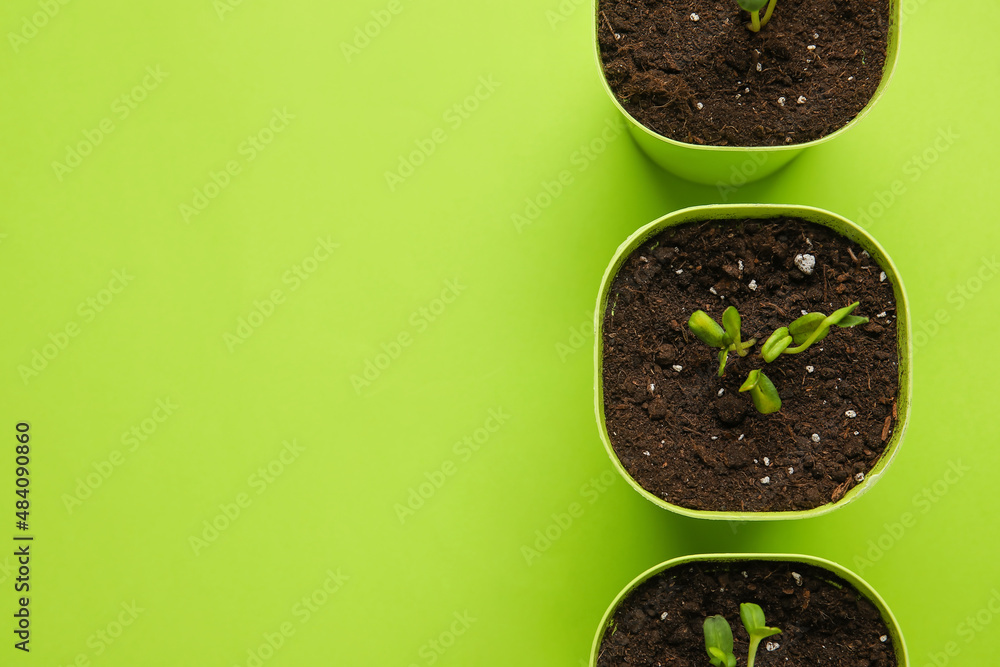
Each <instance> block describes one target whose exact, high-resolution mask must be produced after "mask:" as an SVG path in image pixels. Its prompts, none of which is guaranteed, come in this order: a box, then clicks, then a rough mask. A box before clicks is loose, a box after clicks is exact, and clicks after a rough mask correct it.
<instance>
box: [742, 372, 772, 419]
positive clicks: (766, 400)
mask: <svg viewBox="0 0 1000 667" xmlns="http://www.w3.org/2000/svg"><path fill="white" fill-rule="evenodd" d="M740 391H741V392H744V391H749V392H750V398H751V400H753V406H754V407H755V408H757V412H759V413H761V414H762V415H769V414H771V413H772V412H777V411H778V410H780V409H781V397H780V396H778V390H777V389H775V388H774V383H773V382H771V380H769V379H768V377H767V376H766V375H764V373H762V372H761V371H759V370H752V371H750V374H749V375H748V376H747V381H746V382H744V383H743V386H742V387H740Z"/></svg>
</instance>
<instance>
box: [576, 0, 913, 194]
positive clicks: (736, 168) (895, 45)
mask: <svg viewBox="0 0 1000 667" xmlns="http://www.w3.org/2000/svg"><path fill="white" fill-rule="evenodd" d="M599 5H600V0H594V4H593V10H594V11H593V26H594V33H593V44H594V57H595V59H596V63H597V72H598V75H599V76H600V79H601V86H602V87H603V88H604V92H605V94H606V95H607V96H608V98H609V99H610V100H611V103H612V104H614V105H615V108H616V109H618V112H619V113H620V114H621V115H622V116H623V117H624V118H625V124H626V126H627V127H628V130H629V133H630V134H631V135H632V138H633V139H635V142H636V143H637V144H639V147H640V148H641V149H642V150H643V152H644V153H646V155H648V156H649V158H650V159H651V160H652V161H653V162H655V163H656V164H658V165H659V166H661V167H663V168H664V169H666V170H667V171H669V172H671V173H672V174H675V175H677V176H680V177H681V178H685V179H687V180H689V181H694V182H695V183H702V184H705V185H728V186H740V185H743V184H745V183H750V182H752V181H756V180H759V179H761V178H764V177H765V176H769V175H771V174H773V173H774V172H776V171H778V170H779V169H781V168H782V167H784V166H785V165H786V164H788V163H789V162H791V161H792V160H793V159H794V158H795V157H796V156H797V155H799V153H801V152H802V151H803V150H805V149H806V148H811V147H813V146H818V145H820V144H823V143H826V142H828V141H834V140H835V139H836V138H837V137H839V136H841V135H843V134H844V133H845V132H847V131H849V130H850V129H851V128H852V127H854V126H855V125H857V124H858V122H860V121H861V119H862V118H864V117H865V116H866V115H867V114H868V112H869V111H871V109H872V107H873V106H875V103H876V102H878V101H879V99H880V98H881V97H882V93H883V92H884V91H885V89H886V87H887V86H888V85H889V81H890V80H891V79H892V75H893V73H894V72H895V70H896V62H897V60H898V59H899V34H900V25H901V24H902V0H890V6H889V16H890V24H889V41H888V44H887V46H886V57H885V67H884V69H883V70H882V80H881V82H880V83H879V85H878V88H877V89H876V90H875V94H874V95H872V98H871V99H870V100H868V104H866V105H865V106H864V108H863V109H861V111H860V112H859V113H858V115H857V116H855V117H854V118H853V119H851V121H850V122H848V123H847V124H846V125H844V126H843V127H841V128H840V129H839V130H837V131H835V132H831V133H830V134H828V135H826V136H825V137H822V138H820V139H815V140H813V141H806V142H803V143H800V144H788V145H782V146H702V145H699V144H689V143H685V142H683V141H675V140H674V139H669V138H667V137H665V136H663V135H661V134H658V133H657V132H654V131H653V130H651V129H649V128H647V127H646V126H645V125H643V124H642V123H640V122H639V121H638V120H636V119H635V118H633V117H632V115H631V114H629V112H628V111H626V110H625V107H623V106H622V105H621V103H620V102H619V101H618V98H617V97H615V94H614V92H612V90H611V87H610V86H609V85H608V81H607V79H606V78H605V76H604V66H603V64H602V62H601V46H600V42H599V40H598V30H599V27H600V17H599V16H598V9H599ZM778 11H781V7H780V6H779V7H778ZM765 30H766V28H765Z"/></svg>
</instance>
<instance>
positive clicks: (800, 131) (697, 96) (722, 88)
mask: <svg viewBox="0 0 1000 667" xmlns="http://www.w3.org/2000/svg"><path fill="white" fill-rule="evenodd" d="M692 14H696V15H697V16H698V20H697V21H693V20H691V15H692ZM761 16H763V11H762V12H761ZM747 21H749V14H747V13H746V12H744V11H742V10H740V8H739V6H738V5H737V4H736V2H734V1H733V0H601V2H600V12H599V14H598V29H599V31H598V36H599V40H600V47H601V59H602V62H603V64H604V74H605V77H606V78H607V81H608V84H609V85H610V86H611V89H612V90H613V91H614V93H615V95H616V96H617V98H618V100H619V101H620V102H621V103H622V105H623V106H624V107H625V108H626V109H627V110H628V112H629V113H630V114H631V115H632V116H633V117H634V118H636V119H637V120H638V121H639V122H641V123H642V124H643V125H645V126H646V127H648V128H650V129H652V130H654V131H656V132H658V133H659V134H662V135H664V136H666V137H669V138H671V139H675V140H677V141H684V142H687V143H694V144H707V145H712V146H775V145H782V144H792V143H803V142H806V141H812V140H814V139H819V138H820V137H823V136H826V135H827V134H830V133H831V132H833V131H835V130H837V129H839V128H841V127H843V126H844V125H846V124H847V123H848V122H850V121H851V120H852V119H853V118H854V117H855V116H857V115H858V113H859V112H860V111H861V110H862V109H863V108H864V107H865V105H866V104H868V102H869V100H871V98H872V96H873V95H874V93H875V90H876V89H877V88H878V85H879V83H880V81H881V79H882V70H883V67H884V65H885V59H886V48H887V44H888V32H889V26H890V13H889V0H779V1H778V5H777V8H776V9H775V11H774V15H773V16H772V17H771V20H770V21H769V22H768V24H767V25H766V26H765V27H764V28H763V29H762V30H761V31H760V32H759V33H756V34H755V33H752V32H750V31H749V30H748V29H747V28H746V27H745V24H746V22H747ZM810 47H815V48H810ZM758 68H759V69H758ZM800 97H804V98H805V101H804V102H803V103H801V104H800V103H798V100H799V98H800ZM780 98H783V99H784V104H782V103H781V102H779V99H780ZM699 104H701V105H702V107H701V108H699V107H698V105H699Z"/></svg>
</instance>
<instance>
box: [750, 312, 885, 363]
mask: <svg viewBox="0 0 1000 667" xmlns="http://www.w3.org/2000/svg"><path fill="white" fill-rule="evenodd" d="M857 307H858V302H857V301H855V302H854V303H852V304H851V305H849V306H845V307H843V308H841V309H840V310H837V311H834V312H833V313H832V314H831V315H824V314H823V313H809V314H807V315H803V316H802V317H800V318H798V319H797V320H795V321H794V322H792V323H791V324H789V325H788V326H787V327H781V328H780V329H777V330H775V332H774V333H773V334H771V336H770V338H768V339H767V341H765V343H764V345H763V346H761V348H760V355H761V356H762V357H764V361H766V362H767V363H771V362H772V361H774V360H775V359H777V358H778V357H779V356H781V355H782V354H798V353H799V352H805V351H806V350H807V349H808V348H809V346H810V345H812V344H813V343H815V342H817V341H821V340H823V339H824V338H826V337H827V335H828V334H829V333H830V327H832V326H838V327H841V328H846V327H853V326H857V325H859V324H865V323H867V322H868V318H867V317H858V316H857V315H851V313H852V312H853V311H854V309H855V308H857ZM792 343H795V347H790V345H791V344H792Z"/></svg>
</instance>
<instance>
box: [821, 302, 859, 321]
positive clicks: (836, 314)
mask: <svg viewBox="0 0 1000 667" xmlns="http://www.w3.org/2000/svg"><path fill="white" fill-rule="evenodd" d="M858 303H859V302H858V301H855V302H854V303H852V304H851V305H849V306H844V307H843V308H841V309H840V310H835V311H833V312H832V313H830V317H828V318H826V319H827V321H828V322H829V323H830V325H831V326H832V325H834V324H837V323H838V322H840V321H841V320H843V319H844V318H845V317H847V316H848V315H850V314H851V313H852V312H854V309H855V308H857V307H858Z"/></svg>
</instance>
